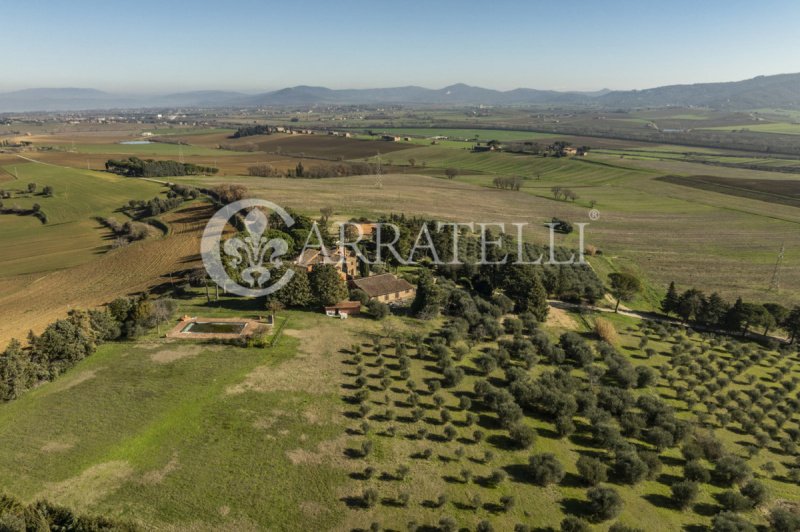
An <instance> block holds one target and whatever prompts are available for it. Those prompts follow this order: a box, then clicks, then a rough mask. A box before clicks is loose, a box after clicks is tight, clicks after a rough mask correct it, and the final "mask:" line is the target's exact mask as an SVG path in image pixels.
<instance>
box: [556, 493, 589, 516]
mask: <svg viewBox="0 0 800 532" xmlns="http://www.w3.org/2000/svg"><path fill="white" fill-rule="evenodd" d="M561 511H562V512H564V513H565V514H567V515H574V516H575V517H586V516H587V515H588V514H589V503H588V502H586V501H584V500H582V499H576V498H575V497H564V498H563V499H561Z"/></svg>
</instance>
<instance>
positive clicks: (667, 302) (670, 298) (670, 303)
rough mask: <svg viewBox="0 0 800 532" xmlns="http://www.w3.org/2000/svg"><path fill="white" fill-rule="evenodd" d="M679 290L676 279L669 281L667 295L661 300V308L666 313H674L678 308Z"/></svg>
mask: <svg viewBox="0 0 800 532" xmlns="http://www.w3.org/2000/svg"><path fill="white" fill-rule="evenodd" d="M678 299H679V298H678V291H677V290H676V289H675V281H672V282H671V283H669V288H668V289H667V295H665V296H664V299H662V300H661V310H662V311H664V314H672V313H673V312H675V311H676V310H677V309H678Z"/></svg>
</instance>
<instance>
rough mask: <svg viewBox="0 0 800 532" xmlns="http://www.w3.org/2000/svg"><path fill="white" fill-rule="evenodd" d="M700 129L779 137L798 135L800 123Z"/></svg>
mask: <svg viewBox="0 0 800 532" xmlns="http://www.w3.org/2000/svg"><path fill="white" fill-rule="evenodd" d="M701 129H711V130H717V131H742V130H743V131H754V132H757V133H777V134H781V135H800V123H796V122H791V123H790V122H772V123H768V124H747V125H742V126H717V127H707V128H706V127H704V128H701Z"/></svg>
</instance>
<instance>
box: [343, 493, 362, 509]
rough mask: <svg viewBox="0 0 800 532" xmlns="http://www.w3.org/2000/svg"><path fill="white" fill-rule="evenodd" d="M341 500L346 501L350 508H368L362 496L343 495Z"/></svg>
mask: <svg viewBox="0 0 800 532" xmlns="http://www.w3.org/2000/svg"><path fill="white" fill-rule="evenodd" d="M339 500H340V501H342V502H343V503H345V504H346V505H347V507H348V508H353V509H362V510H365V509H366V508H367V505H366V503H365V502H364V499H363V498H362V497H358V496H349V497H342V498H341V499H339Z"/></svg>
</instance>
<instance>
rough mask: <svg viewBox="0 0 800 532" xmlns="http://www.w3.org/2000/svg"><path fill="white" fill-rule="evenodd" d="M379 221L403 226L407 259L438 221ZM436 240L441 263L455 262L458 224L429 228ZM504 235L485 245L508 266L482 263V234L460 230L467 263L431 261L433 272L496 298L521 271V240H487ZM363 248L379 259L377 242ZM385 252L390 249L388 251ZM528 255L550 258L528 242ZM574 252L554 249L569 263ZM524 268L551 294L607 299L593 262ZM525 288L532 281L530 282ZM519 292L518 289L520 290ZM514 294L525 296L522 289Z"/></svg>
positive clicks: (423, 253)
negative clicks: (419, 237) (424, 227)
mask: <svg viewBox="0 0 800 532" xmlns="http://www.w3.org/2000/svg"><path fill="white" fill-rule="evenodd" d="M378 221H379V222H384V223H393V224H396V225H397V226H398V227H399V230H400V235H399V238H398V240H397V243H396V244H395V248H396V249H397V251H398V253H399V254H400V255H401V256H403V257H408V254H409V253H410V251H411V249H412V248H413V246H414V241H415V240H416V238H417V235H418V234H419V230H420V227H421V226H422V224H423V223H425V224H427V226H428V227H429V228H436V222H435V221H431V220H424V219H422V218H415V217H407V216H405V215H402V214H400V215H394V214H393V215H390V216H383V217H380V218H379V219H378ZM386 231H387V234H386V235H385V237H384V240H391V239H393V238H394V235H392V234H390V233H391V229H389V228H387V229H386ZM430 236H431V240H432V242H433V244H434V247H435V248H436V250H437V255H438V258H439V260H440V261H441V262H444V263H451V262H453V259H454V257H453V228H452V227H443V228H442V230H441V231H435V230H431V231H430ZM495 239H499V240H500V242H501V243H500V245H499V246H488V247H487V249H486V257H485V258H486V262H501V261H502V259H503V257H505V256H507V257H508V259H507V264H484V265H481V264H479V262H480V259H481V258H482V256H481V255H482V250H481V242H480V238H479V236H478V235H476V234H475V233H471V232H468V231H466V230H463V229H462V230H459V257H458V260H460V261H461V262H463V263H464V264H445V265H430V266H429V267H430V268H431V271H432V273H434V274H435V275H436V276H439V277H444V278H448V279H450V280H452V281H454V282H457V283H459V284H460V285H464V286H466V287H468V288H469V289H470V290H473V291H475V292H476V293H477V294H479V295H481V297H484V298H491V296H492V294H493V293H494V292H495V291H496V290H503V289H504V288H507V287H509V286H511V284H510V283H511V282H512V281H511V279H513V278H514V276H517V275H520V273H521V270H520V269H519V268H518V266H520V265H513V264H511V263H512V262H514V261H515V259H516V256H517V252H518V245H517V242H516V240H515V239H514V238H513V237H512V236H511V235H509V234H507V233H506V234H500V235H497V234H494V233H493V232H492V231H491V230H487V233H486V240H487V242H488V241H491V240H495ZM361 250H362V252H363V253H364V255H365V256H367V257H369V258H370V259H374V258H375V244H374V242H373V241H370V240H367V241H364V242H362V247H361ZM384 251H385V250H384ZM522 254H523V258H524V259H525V260H528V261H534V260H536V259H537V258H538V257H540V256H544V259H543V262H547V259H548V257H549V254H550V249H549V247H547V246H539V245H536V244H532V243H529V242H524V243H523V244H522ZM570 256H572V257H574V259H575V260H576V261H577V256H578V253H577V251H575V250H569V249H566V248H563V247H556V248H555V249H554V257H555V260H556V261H567V260H568V259H569V258H570ZM431 258H433V257H432V255H431V252H430V251H429V250H419V249H418V252H417V253H416V254H415V256H414V260H415V261H416V262H418V263H419V264H422V265H425V264H428V262H427V259H431ZM382 259H383V260H385V261H386V264H387V265H388V266H389V267H395V266H398V264H397V261H396V260H395V259H394V257H392V256H391V255H389V256H386V253H384V254H383V256H382ZM522 270H523V271H524V272H526V278H527V277H528V276H534V277H538V278H539V280H540V281H541V283H542V286H543V287H544V290H545V293H546V296H549V297H555V298H558V299H562V300H565V301H575V302H579V301H586V302H589V303H593V302H595V301H597V300H598V299H600V298H602V297H603V295H604V294H605V287H604V286H603V283H602V281H600V279H599V278H598V277H597V275H596V274H595V273H594V271H593V270H592V269H591V268H590V267H589V266H588V265H581V264H577V263H576V264H564V265H555V264H552V265H548V264H543V265H539V266H531V265H527V266H525V265H522ZM524 286H527V287H530V286H531V285H530V284H529V283H528V282H527V281H526V284H525V285H524ZM515 292H519V291H515ZM514 297H519V298H522V297H523V295H522V292H520V294H519V295H515V296H514Z"/></svg>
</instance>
